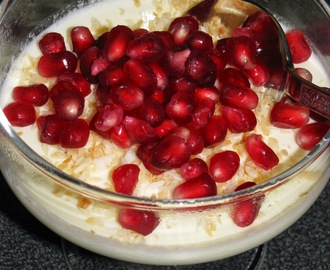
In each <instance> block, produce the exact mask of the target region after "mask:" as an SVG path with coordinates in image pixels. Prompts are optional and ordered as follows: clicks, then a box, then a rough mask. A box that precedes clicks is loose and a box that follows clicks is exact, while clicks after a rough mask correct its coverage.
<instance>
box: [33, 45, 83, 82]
mask: <svg viewBox="0 0 330 270" xmlns="http://www.w3.org/2000/svg"><path fill="white" fill-rule="evenodd" d="M77 64H78V59H77V57H76V56H75V55H74V54H73V53H72V52H69V51H60V52H57V53H52V54H46V55H43V56H41V57H40V59H39V62H38V67H37V68H38V73H39V75H40V76H42V77H45V78H51V77H58V76H60V75H61V74H63V73H68V72H75V70H76V68H77Z"/></svg>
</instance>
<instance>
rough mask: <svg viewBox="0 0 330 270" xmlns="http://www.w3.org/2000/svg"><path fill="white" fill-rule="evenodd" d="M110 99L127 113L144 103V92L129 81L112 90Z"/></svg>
mask: <svg viewBox="0 0 330 270" xmlns="http://www.w3.org/2000/svg"><path fill="white" fill-rule="evenodd" d="M110 97H111V100H112V101H113V102H114V103H115V104H117V105H119V106H121V107H123V109H124V110H126V111H130V110H133V109H136V108H138V107H140V106H141V105H142V104H143V102H144V93H143V91H142V90H141V89H140V88H139V87H137V86H136V85H135V84H133V83H131V82H129V81H124V82H122V83H120V84H119V85H116V86H114V87H113V88H111V91H110Z"/></svg>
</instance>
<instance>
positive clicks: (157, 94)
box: [149, 89, 167, 105]
mask: <svg viewBox="0 0 330 270" xmlns="http://www.w3.org/2000/svg"><path fill="white" fill-rule="evenodd" d="M149 98H151V99H153V100H155V101H157V102H158V103H159V104H162V105H163V104H165V103H166V102H167V96H166V94H165V92H164V91H163V90H157V89H156V90H154V91H153V92H152V93H151V94H150V95H149Z"/></svg>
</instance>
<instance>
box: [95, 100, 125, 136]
mask: <svg viewBox="0 0 330 270" xmlns="http://www.w3.org/2000/svg"><path fill="white" fill-rule="evenodd" d="M94 118H95V119H94V121H93V123H94V127H95V129H96V130H98V131H103V132H104V131H109V130H110V129H111V128H113V127H114V126H117V125H119V124H121V123H122V121H123V119H124V110H123V108H122V107H120V106H117V105H115V104H106V105H104V106H103V107H100V108H98V112H97V113H96V114H95V116H94Z"/></svg>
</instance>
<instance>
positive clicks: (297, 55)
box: [286, 29, 312, 64]
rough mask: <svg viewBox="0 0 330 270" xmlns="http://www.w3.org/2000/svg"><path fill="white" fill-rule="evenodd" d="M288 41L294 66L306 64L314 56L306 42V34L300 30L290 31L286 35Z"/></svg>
mask: <svg viewBox="0 0 330 270" xmlns="http://www.w3.org/2000/svg"><path fill="white" fill-rule="evenodd" d="M286 39H287V41H288V45H289V48H290V52H291V56H292V62H293V63H294V64H299V63H302V62H305V61H306V60H308V59H309V57H310V56H311V55H312V50H311V48H310V46H309V44H308V42H307V41H306V39H305V36H304V34H303V33H302V32H301V31H300V30H298V29H292V30H290V31H289V32H287V33H286Z"/></svg>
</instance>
